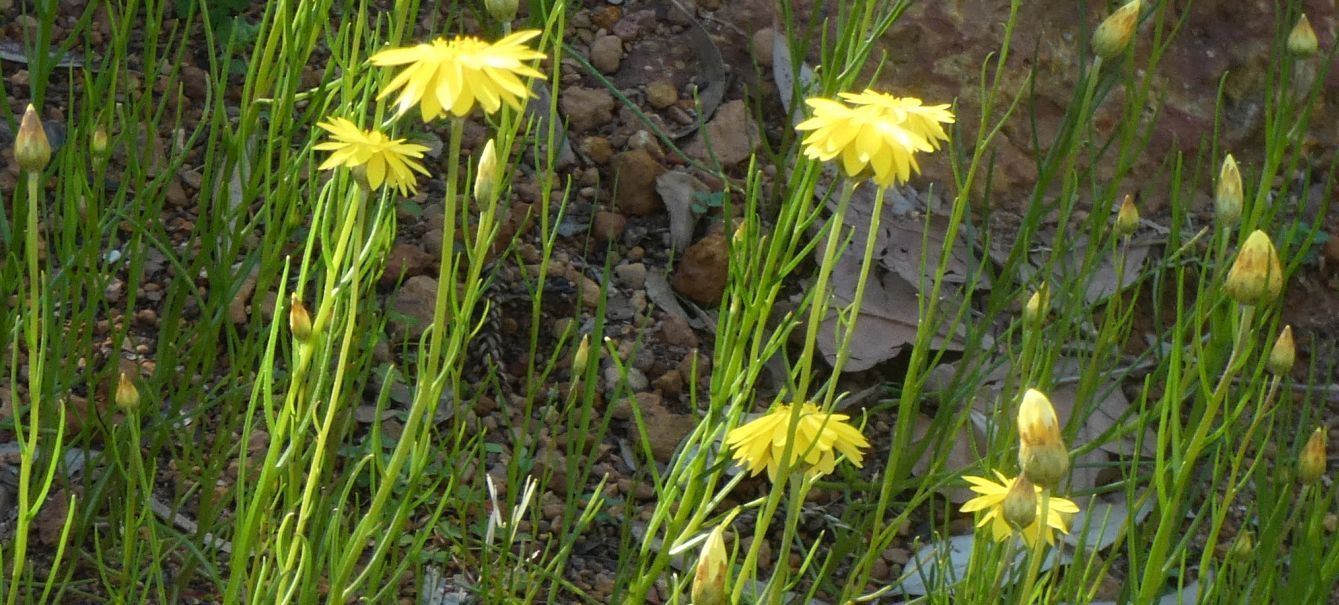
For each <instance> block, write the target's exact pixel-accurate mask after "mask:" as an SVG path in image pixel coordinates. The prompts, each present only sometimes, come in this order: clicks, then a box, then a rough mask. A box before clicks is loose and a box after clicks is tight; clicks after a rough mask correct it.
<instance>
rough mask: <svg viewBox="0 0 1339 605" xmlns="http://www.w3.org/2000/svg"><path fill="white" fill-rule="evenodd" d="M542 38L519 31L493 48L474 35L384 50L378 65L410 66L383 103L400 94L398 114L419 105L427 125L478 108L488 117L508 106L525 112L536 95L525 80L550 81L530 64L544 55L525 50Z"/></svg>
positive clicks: (376, 59) (532, 32)
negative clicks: (523, 106)
mask: <svg viewBox="0 0 1339 605" xmlns="http://www.w3.org/2000/svg"><path fill="white" fill-rule="evenodd" d="M539 34H540V32H539V31H537V30H526V31H519V32H516V33H514V34H512V35H510V36H507V37H505V38H503V39H501V40H498V41H497V42H496V43H493V44H489V43H488V42H484V41H483V40H480V39H478V38H472V37H468V36H464V37H458V38H455V39H452V40H446V39H444V38H437V39H436V40H433V41H432V42H431V43H430V44H419V45H417V46H412V47H409V48H392V49H388V50H383V51H381V52H379V53H377V54H375V55H372V59H371V61H372V64H373V65H377V66H380V67H386V66H390V65H408V67H406V68H405V69H404V70H403V71H401V72H400V73H399V75H397V76H395V78H394V79H392V80H391V81H390V83H388V84H386V87H385V88H383V89H382V90H381V94H380V95H378V96H377V98H378V99H383V98H386V97H388V96H390V95H391V94H392V93H394V92H395V91H397V90H398V91H400V96H399V98H398V99H397V100H396V103H397V104H398V105H399V110H398V112H399V113H401V114H403V113H405V112H406V111H409V108H410V107H413V106H414V105H418V106H419V110H420V111H421V112H422V113H423V121H424V122H427V121H429V120H432V119H433V118H436V117H437V116H440V115H446V114H451V115H453V116H456V117H461V116H464V115H466V114H468V113H469V112H470V110H472V109H474V104H475V103H478V104H479V106H481V107H483V110H484V111H485V112H486V113H493V112H496V111H497V110H498V108H499V107H501V106H502V103H506V104H507V105H508V106H510V107H511V108H512V109H516V110H520V109H521V101H522V100H525V99H527V98H529V96H530V89H529V88H528V87H527V86H526V84H525V83H524V82H522V81H521V77H522V76H526V77H532V78H541V79H542V78H543V77H544V74H542V73H539V71H537V70H535V68H533V67H530V66H529V65H526V64H525V62H526V61H533V60H536V59H542V58H544V53H541V52H538V51H536V50H534V49H531V48H529V47H527V46H526V45H525V43H526V42H527V41H528V40H530V39H531V38H534V37H535V36H538V35H539Z"/></svg>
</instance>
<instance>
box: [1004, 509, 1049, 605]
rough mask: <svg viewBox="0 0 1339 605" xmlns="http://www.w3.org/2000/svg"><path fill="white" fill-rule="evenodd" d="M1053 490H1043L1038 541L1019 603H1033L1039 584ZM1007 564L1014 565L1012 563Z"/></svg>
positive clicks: (1038, 517)
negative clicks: (1033, 595)
mask: <svg viewBox="0 0 1339 605" xmlns="http://www.w3.org/2000/svg"><path fill="white" fill-rule="evenodd" d="M1050 507H1051V488H1049V487H1043V488H1042V490H1041V510H1040V511H1039V512H1038V516H1037V520H1036V523H1037V541H1036V543H1034V544H1033V545H1032V554H1031V555H1030V556H1029V557H1028V566H1027V575H1026V576H1024V577H1023V592H1021V593H1019V595H1018V597H1019V598H1018V602H1019V603H1031V602H1032V588H1033V586H1035V585H1036V583H1037V574H1039V573H1040V572H1041V560H1042V559H1043V558H1045V555H1046V533H1047V532H1048V531H1050V530H1049V529H1048V527H1047V525H1046V516H1047V515H1049V514H1050ZM1006 563H1012V562H1011V561H1009V562H1006Z"/></svg>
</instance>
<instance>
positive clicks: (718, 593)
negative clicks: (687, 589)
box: [692, 525, 730, 605]
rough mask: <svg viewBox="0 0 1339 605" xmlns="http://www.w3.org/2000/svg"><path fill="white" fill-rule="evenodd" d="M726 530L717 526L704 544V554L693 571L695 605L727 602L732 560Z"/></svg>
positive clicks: (715, 604)
mask: <svg viewBox="0 0 1339 605" xmlns="http://www.w3.org/2000/svg"><path fill="white" fill-rule="evenodd" d="M724 530H725V527H724V526H720V525H718V526H716V529H713V530H711V534H710V535H708V536H707V540H706V542H703V543H702V552H701V554H699V555H698V557H697V566H696V567H695V568H694V569H693V590H692V599H693V605H723V604H724V603H725V602H726V596H725V585H726V583H727V580H728V576H729V574H730V559H729V555H728V554H727V553H726V552H725V531H724Z"/></svg>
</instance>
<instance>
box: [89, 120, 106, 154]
mask: <svg viewBox="0 0 1339 605" xmlns="http://www.w3.org/2000/svg"><path fill="white" fill-rule="evenodd" d="M88 148H89V150H91V151H92V152H93V155H95V156H97V157H102V156H104V155H107V129H106V128H103V127H102V125H101V124H99V125H98V126H96V127H95V128H93V134H92V135H91V136H89V138H88Z"/></svg>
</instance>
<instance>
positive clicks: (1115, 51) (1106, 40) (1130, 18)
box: [1093, 0, 1139, 59]
mask: <svg viewBox="0 0 1339 605" xmlns="http://www.w3.org/2000/svg"><path fill="white" fill-rule="evenodd" d="M1138 24H1139V0H1130V1H1129V2H1127V3H1125V5H1124V6H1122V7H1120V8H1118V9H1116V12H1114V13H1111V15H1109V16H1108V17H1107V18H1106V19H1105V20H1104V21H1102V23H1101V25H1098V26H1097V31H1095V32H1093V52H1095V53H1097V56H1099V57H1101V58H1103V59H1110V58H1113V57H1115V56H1117V55H1119V54H1121V53H1123V52H1125V48H1126V47H1128V46H1129V45H1130V40H1131V39H1133V38H1134V29H1135V26H1136V25H1138Z"/></svg>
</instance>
